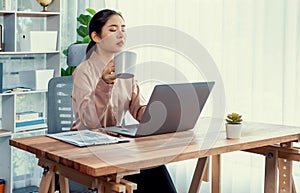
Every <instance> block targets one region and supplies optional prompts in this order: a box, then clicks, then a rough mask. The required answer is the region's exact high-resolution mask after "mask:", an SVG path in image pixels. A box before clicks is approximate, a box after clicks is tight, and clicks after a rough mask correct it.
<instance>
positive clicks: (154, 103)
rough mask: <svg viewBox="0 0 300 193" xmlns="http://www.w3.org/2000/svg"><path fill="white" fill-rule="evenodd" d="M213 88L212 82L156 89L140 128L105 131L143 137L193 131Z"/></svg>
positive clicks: (162, 86)
mask: <svg viewBox="0 0 300 193" xmlns="http://www.w3.org/2000/svg"><path fill="white" fill-rule="evenodd" d="M213 86H214V82H193V83H180V84H160V85H156V86H155V87H154V89H153V92H152V94H151V97H150V99H149V102H148V104H147V107H146V109H145V113H144V115H143V117H142V120H141V122H140V123H139V124H135V125H126V126H114V127H107V128H105V131H106V132H108V133H111V134H115V135H124V136H130V137H142V136H150V135H158V134H164V133H172V132H178V131H186V130H189V129H192V128H194V127H195V124H196V122H197V120H198V118H199V116H200V113H201V111H202V109H203V107H204V105H205V103H206V101H207V99H208V97H209V94H210V92H211V90H212V88H213Z"/></svg>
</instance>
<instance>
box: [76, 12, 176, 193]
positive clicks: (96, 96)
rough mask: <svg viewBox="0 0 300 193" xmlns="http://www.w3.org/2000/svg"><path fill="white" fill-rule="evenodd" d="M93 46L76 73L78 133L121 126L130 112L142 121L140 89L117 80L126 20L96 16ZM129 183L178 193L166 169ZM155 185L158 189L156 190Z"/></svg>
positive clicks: (115, 15) (141, 189) (146, 172)
mask: <svg viewBox="0 0 300 193" xmlns="http://www.w3.org/2000/svg"><path fill="white" fill-rule="evenodd" d="M89 35H90V38H91V40H92V41H91V43H90V44H89V45H88V47H87V50H86V53H87V59H86V61H84V62H82V63H81V64H80V65H79V66H78V67H77V68H76V70H75V71H74V73H73V83H74V85H73V92H72V105H73V110H74V113H75V119H76V120H75V123H74V124H73V126H72V129H74V130H80V129H93V128H99V127H109V126H115V125H121V121H122V119H123V117H124V114H125V113H126V112H127V111H129V112H130V113H131V115H132V116H133V117H134V118H135V119H136V120H137V121H140V120H141V118H142V116H143V113H144V111H145V107H146V106H145V105H144V101H142V100H141V98H140V92H139V87H138V85H137V84H135V81H134V79H133V78H130V79H116V75H115V72H114V62H113V57H114V54H115V53H117V52H120V51H121V50H122V48H123V46H124V44H125V42H126V34H125V22H124V19H123V17H122V16H121V15H120V14H118V13H117V12H115V11H113V10H108V9H105V10H102V11H100V12H98V13H96V14H95V15H94V16H93V18H92V19H91V21H90V24H89ZM126 179H128V180H130V181H132V182H136V183H137V184H138V190H137V191H135V193H140V192H143V193H147V192H156V193H157V192H161V193H173V192H176V190H175V188H174V185H173V183H172V181H171V178H170V176H169V173H168V171H167V169H166V167H165V166H159V167H155V168H151V169H147V170H142V171H141V173H140V174H138V175H132V176H127V177H126ZM154 185H155V186H154Z"/></svg>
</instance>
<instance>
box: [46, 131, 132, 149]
mask: <svg viewBox="0 0 300 193" xmlns="http://www.w3.org/2000/svg"><path fill="white" fill-rule="evenodd" d="M47 136H48V137H52V138H55V139H58V140H61V141H64V142H67V143H70V144H73V145H76V146H79V147H85V146H92V145H105V144H111V143H123V142H129V140H128V139H121V138H118V137H113V136H110V135H107V134H104V133H100V132H95V131H90V130H80V131H68V132H62V133H55V134H47Z"/></svg>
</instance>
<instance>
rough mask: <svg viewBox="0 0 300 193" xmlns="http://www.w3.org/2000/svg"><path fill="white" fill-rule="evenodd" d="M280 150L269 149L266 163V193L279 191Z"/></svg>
mask: <svg viewBox="0 0 300 193" xmlns="http://www.w3.org/2000/svg"><path fill="white" fill-rule="evenodd" d="M277 160H278V151H276V150H275V151H269V153H268V154H267V156H266V163H265V189H264V192H265V193H276V192H277V165H278V164H277Z"/></svg>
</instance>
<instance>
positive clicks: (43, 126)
mask: <svg viewBox="0 0 300 193" xmlns="http://www.w3.org/2000/svg"><path fill="white" fill-rule="evenodd" d="M42 128H47V124H46V123H41V124H35V125H28V126H22V127H16V132H20V131H29V130H35V129H42Z"/></svg>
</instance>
